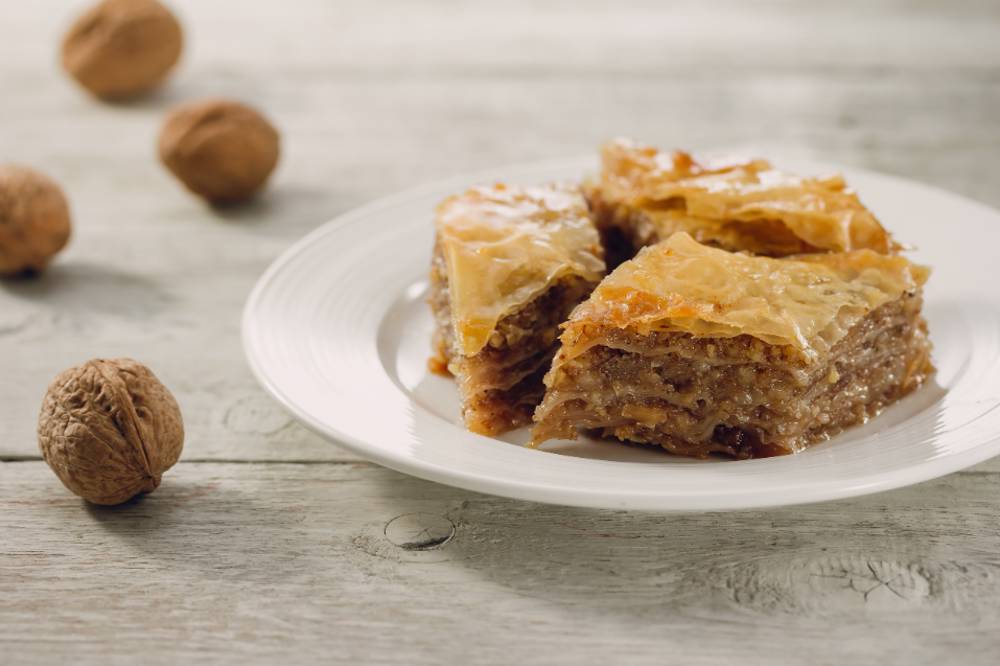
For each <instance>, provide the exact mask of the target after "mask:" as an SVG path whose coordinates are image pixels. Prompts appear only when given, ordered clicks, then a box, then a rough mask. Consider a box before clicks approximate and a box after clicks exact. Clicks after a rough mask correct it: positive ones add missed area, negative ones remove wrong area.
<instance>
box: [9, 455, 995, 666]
mask: <svg viewBox="0 0 1000 666" xmlns="http://www.w3.org/2000/svg"><path fill="white" fill-rule="evenodd" d="M0 475H2V476H0V478H2V480H3V481H2V487H3V488H4V493H3V496H2V498H0V533H3V534H6V535H8V537H7V538H6V539H4V541H3V542H2V543H0V644H2V645H4V650H5V653H6V654H7V655H8V656H9V657H14V658H15V659H14V661H15V662H16V663H30V662H32V661H37V662H39V663H45V662H47V661H49V660H54V659H56V658H58V657H59V656H60V655H64V654H66V650H67V649H70V646H72V647H71V649H72V651H73V653H74V655H75V657H76V658H78V659H80V660H83V661H84V662H89V661H91V660H98V659H99V658H106V657H112V658H113V659H111V661H120V662H122V663H124V662H130V661H134V660H136V659H141V660H142V661H143V662H144V663H149V662H151V663H160V662H163V663H166V662H170V661H173V662H176V661H178V660H184V659H188V658H192V659H193V658H196V657H197V658H198V659H199V660H201V659H207V660H210V661H213V662H218V663H241V662H246V661H251V662H253V661H256V660H267V659H276V658H278V657H281V658H282V660H283V662H284V660H287V662H288V663H311V662H313V661H317V660H318V661H333V662H336V663H406V664H440V663H466V664H490V663H497V662H503V663H553V664H563V663H565V664H575V663H581V662H586V663H662V662H663V661H665V660H669V659H670V658H671V657H675V656H681V657H683V658H682V659H680V660H679V662H680V663H686V664H709V663H741V664H773V663H777V662H778V661H781V662H782V663H786V662H793V661H797V660H806V659H807V660H808V661H809V662H810V663H813V664H831V665H833V664H837V665H839V664H843V663H907V664H939V663H957V662H956V661H955V658H956V655H961V656H962V658H961V660H960V661H961V663H963V664H992V663H996V659H998V658H1000V641H998V639H997V636H996V632H995V630H996V627H997V623H998V622H1000V606H998V605H997V603H996V599H997V598H998V596H1000V556H998V553H1000V532H998V531H997V529H996V499H997V492H998V491H1000V474H997V473H995V472H989V471H982V470H972V471H970V472H966V473H960V474H956V475H952V476H950V477H947V478H945V479H941V480H937V481H933V482H929V483H925V484H923V485H920V486H916V487H912V488H908V489H904V490H900V491H897V492H892V493H886V494H882V495H877V496H872V497H868V498H864V499H860V500H855V501H848V502H839V503H835V504H826V505H816V506H806V507H795V508H788V509H782V510H776V511H766V512H759V511H753V512H746V513H730V514H713V513H709V514H692V515H675V516H670V515H667V516H663V515H650V514H642V513H634V512H632V513H629V512H611V511H589V510H578V509H569V508H560V507H550V506H544V505H537V504H531V503H525V502H516V501H511V500H504V499H498V498H493V497H488V496H484V495H477V494H473V493H468V492H464V491H459V490H454V489H450V488H446V487H444V486H439V485H436V484H431V483H427V482H424V481H420V480H416V479H412V478H408V477H404V476H401V475H399V474H396V473H394V472H390V471H388V470H383V469H380V468H376V467H372V466H369V465H366V464H311V465H287V464H240V465H237V464H191V463H182V464H181V465H180V466H179V467H178V468H176V469H175V470H173V471H172V472H171V473H170V474H168V475H167V477H166V478H165V480H164V483H163V485H162V486H161V488H160V489H159V490H157V491H156V492H155V493H153V494H152V495H148V496H146V497H145V498H143V499H141V500H139V501H136V502H133V503H131V504H128V505H125V506H122V507H118V508H111V509H107V508H99V507H91V506H87V505H85V504H84V503H83V502H82V501H80V500H78V499H76V498H73V497H69V496H67V495H66V494H65V493H64V492H62V489H61V488H60V487H59V486H58V482H57V481H56V480H55V479H54V478H53V477H52V476H51V474H50V473H49V471H48V470H47V469H45V467H44V465H43V464H41V463H36V462H24V463H7V464H5V465H4V466H3V467H0ZM28 534H30V536H31V538H30V539H28V538H25V537H26V535H28ZM10 536H13V537H14V538H13V539H11V538H10ZM22 657H23V658H24V659H23V660H22V659H21V658H22Z"/></svg>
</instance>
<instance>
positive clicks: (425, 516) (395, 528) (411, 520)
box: [384, 512, 455, 550]
mask: <svg viewBox="0 0 1000 666" xmlns="http://www.w3.org/2000/svg"><path fill="white" fill-rule="evenodd" d="M384 534H385V538H386V539H388V540H389V542H390V543H392V544H393V545H394V546H397V547H399V548H402V549H403V550H435V549H437V548H441V547H442V546H444V545H445V544H447V543H448V542H449V541H451V539H452V537H454V536H455V523H453V522H451V520H450V519H449V518H447V517H445V516H440V515H437V514H434V513H424V512H417V513H404V514H403V515H401V516H396V517H395V518H393V519H392V520H390V521H389V522H388V523H386V524H385V530H384Z"/></svg>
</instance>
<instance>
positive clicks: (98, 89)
mask: <svg viewBox="0 0 1000 666" xmlns="http://www.w3.org/2000/svg"><path fill="white" fill-rule="evenodd" d="M182 47H183V36H182V32H181V26H180V23H178V22H177V19H176V18H174V15H173V14H171V13H170V10H169V9H167V8H166V7H164V6H163V5H162V4H160V3H159V2H157V1H156V0H104V1H103V2H100V3H98V4H97V5H95V6H93V7H92V8H91V9H90V10H89V11H87V12H86V13H85V14H83V15H82V16H81V17H80V18H78V19H77V20H76V22H75V23H74V24H73V25H72V26H70V29H69V31H68V32H67V33H66V36H65V38H64V39H63V44H62V63H63V67H64V68H65V69H66V71H67V72H69V73H70V74H71V75H72V76H73V78H75V79H76V80H77V81H79V82H80V85H82V86H83V87H84V88H86V89H87V90H89V91H90V92H92V93H93V94H95V95H97V96H98V97H104V98H109V99H117V98H126V97H133V96H136V95H138V94H140V93H143V92H146V91H148V90H151V89H153V88H155V87H157V86H158V85H160V83H162V82H163V80H164V79H165V78H166V77H167V74H168V73H169V72H170V70H171V69H172V68H173V66H174V65H175V64H177V60H178V59H179V58H180V55H181V49H182Z"/></svg>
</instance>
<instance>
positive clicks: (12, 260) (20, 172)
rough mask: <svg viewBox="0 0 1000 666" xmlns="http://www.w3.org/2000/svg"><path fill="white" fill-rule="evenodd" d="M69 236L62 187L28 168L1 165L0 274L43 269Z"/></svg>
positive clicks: (66, 210)
mask: <svg viewBox="0 0 1000 666" xmlns="http://www.w3.org/2000/svg"><path fill="white" fill-rule="evenodd" d="M69 235H70V221H69V204H67V203H66V197H65V196H63V193H62V190H61V189H60V188H59V186H58V185H57V184H56V183H55V182H54V181H53V180H51V179H50V178H48V177H47V176H45V175H43V174H40V173H38V172H37V171H34V170H32V169H29V168H27V167H23V166H16V165H13V164H7V165H0V275H17V274H20V273H26V272H37V271H41V270H43V269H44V268H45V267H46V266H47V265H48V263H49V261H50V260H51V259H52V257H53V256H54V255H55V254H56V253H57V252H59V250H61V249H63V247H65V246H66V242H67V241H68V240H69Z"/></svg>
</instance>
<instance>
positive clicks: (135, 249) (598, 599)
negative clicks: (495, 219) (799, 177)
mask: <svg viewBox="0 0 1000 666" xmlns="http://www.w3.org/2000/svg"><path fill="white" fill-rule="evenodd" d="M173 4H174V6H175V8H176V9H177V12H178V14H179V15H180V16H181V18H182V20H183V22H184V24H185V26H186V28H187V35H188V39H189V41H188V49H187V52H186V57H185V61H184V63H183V66H182V68H181V69H180V71H179V72H178V75H177V76H176V78H175V79H174V80H173V82H172V83H171V85H170V86H169V87H168V88H166V89H165V90H164V91H163V92H162V93H160V94H158V95H156V96H154V97H152V98H151V99H147V100H144V101H142V102H139V103H136V104H132V105H119V106H108V105H102V104H99V103H96V102H94V101H92V100H90V99H88V98H87V97H86V96H85V95H83V94H81V93H80V91H79V90H77V89H76V88H75V87H74V86H73V85H72V83H70V82H69V81H67V80H66V79H65V77H63V76H62V75H61V73H60V72H59V70H58V67H57V64H56V63H57V57H56V52H57V43H58V39H59V36H60V34H61V32H62V30H63V29H64V27H65V26H66V24H67V21H68V20H69V18H70V17H71V16H72V15H73V14H74V13H75V11H76V10H77V9H78V8H79V7H80V5H81V3H80V2H75V1H74V2H65V0H63V1H60V0H44V1H43V0H33V1H32V2H20V3H16V2H13V1H9V2H5V3H4V5H3V11H2V12H0V161H16V162H24V163H28V164H32V165H34V166H36V167H38V168H40V169H42V170H44V171H47V172H49V173H50V174H51V175H53V176H54V177H55V178H57V179H58V180H59V181H60V182H61V183H62V184H63V185H64V187H65V189H66V191H67V193H68V195H69V197H70V198H71V202H72V207H73V213H74V220H75V236H74V239H73V242H72V246H71V247H70V248H69V250H68V251H67V252H65V254H64V255H62V256H61V257H60V259H59V261H58V263H57V264H56V265H55V266H54V267H53V268H52V270H51V271H50V272H49V273H48V274H46V275H45V276H44V277H42V278H41V279H38V280H35V281H27V282H25V281H17V282H2V283H0V662H2V663H4V664H8V663H9V664H22V663H41V664H58V663H65V662H66V661H67V660H71V659H72V660H74V661H75V662H80V663H100V664H105V663H136V662H140V663H144V664H149V663H185V661H184V660H188V659H192V660H193V659H198V660H199V662H202V661H210V662H219V663H239V664H247V663H257V662H277V661H279V660H280V661H281V662H283V663H313V662H314V661H316V660H322V661H326V662H334V663H393V664H395V663H400V664H442V663H459V664H486V663H496V662H507V663H558V664H579V663H602V664H614V663H626V662H627V663H663V662H677V663H685V664H716V663H738V664H765V663H767V664H774V663H798V662H802V663H810V664H844V663H859V664H860V663H879V664H886V663H901V664H924V663H926V664H942V663H962V664H995V663H998V661H1000V521H998V515H1000V460H994V461H991V462H988V463H985V464H982V465H980V466H978V467H976V468H974V469H971V470H968V471H965V472H961V473H958V474H954V475H951V476H949V477H947V478H943V479H940V480H937V481H932V482H929V483H925V484H922V485H919V486H916V487H912V488H908V489H904V490H899V491H896V492H891V493H885V494H881V495H876V496H873V497H868V498H864V499H859V500H856V501H847V502H840V503H834V504H826V505H817V506H805V507H793V508H788V509H782V510H776V511H754V512H747V513H737V514H702V515H667V516H660V515H646V514H638V513H624V512H622V513H619V512H600V511H584V510H577V509H564V508H558V507H550V506H542V505H534V504H529V503H524V502H515V501H509V500H504V499H498V498H493V497H488V496H484V495H476V494H473V493H469V492H465V491H460V490H454V489H451V488H447V487H444V486H438V485H435V484H432V483H427V482H424V481H420V480H416V479H411V478H407V477H404V476H402V475H399V474H396V473H394V472H390V471H387V470H385V469H382V468H379V467H377V466H375V465H372V464H369V463H366V462H363V461H361V460H359V459H357V458H356V457H355V456H354V455H352V454H350V453H348V452H346V451H344V450H342V449H339V448H337V447H336V446H334V445H331V444H328V443H326V442H323V441H321V440H320V439H319V438H317V437H316V436H314V435H312V434H310V433H308V432H306V431H305V430H304V429H303V428H301V427H299V426H298V425H296V424H295V423H293V422H292V421H291V420H290V419H289V418H288V417H287V416H286V415H285V414H284V413H283V412H282V410H281V409H280V408H278V407H277V406H276V405H275V404H274V403H273V402H272V401H270V400H269V399H268V398H267V397H266V396H265V394H264V393H263V391H262V390H261V389H260V388H258V386H257V385H256V384H255V382H254V381H253V379H252V377H251V376H250V373H249V371H248V369H247V367H246V365H245V363H244V360H243V357H242V352H241V350H240V344H239V314H240V309H241V307H242V304H243V300H244V298H245V296H246V294H247V292H248V290H249V288H250V286H251V285H252V284H253V282H254V280H255V279H256V277H257V276H258V275H259V273H260V272H261V271H262V270H263V269H264V267H265V266H266V265H267V264H268V263H269V262H270V261H271V260H272V259H273V258H274V257H275V256H276V255H277V254H278V253H279V252H280V251H281V250H282V249H284V248H285V247H286V246H287V245H289V244H290V243H291V242H292V241H293V240H295V239H296V238H298V237H300V236H301V235H303V234H304V233H306V232H307V231H309V230H310V229H312V228H314V227H315V226H317V225H318V224H320V223H322V222H324V221H326V220H328V219H330V218H331V217H332V216H334V215H336V214H337V213H340V212H342V211H344V210H347V209H349V208H351V207H353V206H355V205H358V204H361V203H363V202H365V201H366V200H368V199H371V198H373V197H377V196H379V195H383V194H388V193H391V192H393V191H394V190H397V189H401V188H405V187H409V186H411V185H416V184H419V183H421V182H425V181H428V180H431V179H435V178H438V177H444V176H448V175H453V174H456V173H460V172H465V171H469V170H473V169H481V168H486V167H489V166H492V165H495V164H499V163H509V162H518V161H530V160H534V159H542V158H550V157H561V156H566V155H576V154H581V153H585V152H588V151H592V150H594V148H595V146H596V145H597V144H598V143H599V142H600V141H601V140H603V139H605V138H607V137H610V136H613V135H618V134H622V135H631V136H634V137H638V138H641V139H644V140H647V141H650V142H654V143H659V144H662V145H666V146H672V145H682V146H691V147H712V146H749V147H752V148H754V149H756V150H759V151H761V152H763V153H765V154H770V153H776V152H780V153H782V154H795V155H797V156H804V157H816V158H821V159H824V160H827V161H835V162H842V163H846V164H854V165H860V166H865V167H870V168H875V169H880V170H884V171H888V172H892V173H896V174H900V175H903V176H907V177H912V178H916V179H918V180H922V181H927V182H931V183H935V184H938V185H940V186H942V187H945V188H948V189H952V190H956V191H958V192H961V193H963V194H966V195H969V196H972V197H975V198H978V199H980V200H982V201H985V202H987V203H991V204H994V205H1000V188H998V185H1000V176H998V175H997V174H998V173H1000V5H998V4H997V3H996V2H995V1H993V0H982V1H980V2H976V1H969V2H953V3H938V2H930V1H925V2H920V1H913V2H905V1H903V0H889V1H885V2H877V3H873V2H869V1H867V0H849V1H845V2H838V3H828V2H820V1H818V0H816V1H811V2H794V1H788V2H781V1H773V2H759V3H756V2H755V3H750V2H743V1H741V0H728V1H725V2H697V1H695V0H690V1H687V2H672V3H661V2H653V1H651V0H650V1H648V2H641V3H628V4H625V3H614V2H610V1H607V2H599V1H596V0H587V1H577V2H569V1H566V2H546V3H536V2H529V1H528V0H518V1H516V2H484V3H458V2H449V1H447V0H421V1H414V0H395V1H394V2H378V3H372V2H363V1H361V0H358V1H357V2H350V3H347V2H332V1H330V0H295V1H294V2H267V1H265V0H254V1H250V0H244V1H243V2H239V3H235V2H231V1H226V0H200V1H199V0H186V1H181V0H174V3H173ZM946 5H947V7H946ZM205 95H226V96H232V97H237V98H243V99H246V100H248V101H250V102H252V103H253V104H255V105H257V106H259V107H261V108H262V109H264V110H265V111H266V112H267V113H268V114H269V115H271V116H272V117H273V118H274V120H275V121H276V123H277V124H278V125H279V126H280V128H281V130H282V132H283V136H284V148H285V153H284V156H283V161H282V164H281V165H280V167H279V171H278V173H277V174H276V179H275V181H274V183H273V188H272V189H271V191H270V192H269V194H268V195H267V196H266V197H264V198H263V199H261V200H259V201H258V202H256V203H254V204H253V205H250V206H247V207H243V208H238V209H232V210H227V211H224V212H219V211H214V210H211V209H210V208H207V207H205V206H203V205H201V204H200V203H199V202H198V201H196V200H194V199H192V198H191V197H189V196H188V195H187V194H186V193H185V192H184V191H182V190H181V188H180V187H179V186H178V185H177V184H176V183H175V182H174V181H173V180H172V178H171V177H170V176H169V175H168V174H167V173H166V172H165V171H164V170H163V169H162V168H161V167H160V166H159V164H158V163H157V161H156V159H155V150H154V143H155V137H156V133H157V131H158V128H159V122H160V119H161V118H162V116H163V114H164V110H165V109H166V108H168V107H169V106H170V105H171V104H172V103H174V102H177V101H180V100H185V99H190V98H194V97H198V96H205ZM941 223H942V224H947V223H948V220H942V221H941ZM123 355H127V356H133V357H135V358H137V359H141V360H142V361H144V362H146V363H147V364H148V365H150V366H151V367H152V368H153V369H154V370H155V371H156V372H157V373H158V374H159V375H160V377H161V378H162V379H163V380H164V382H165V383H166V384H167V385H168V386H169V387H170V388H171V389H172V390H173V391H174V393H175V394H176V396H177V398H178V400H179V402H180V403H181V407H182V409H183V411H184V415H185V420H186V423H187V431H188V434H187V441H186V445H185V451H184V456H183V459H182V461H181V463H180V464H179V465H177V467H175V468H174V469H173V470H172V471H171V472H170V473H169V474H168V475H167V476H166V477H165V480H164V483H163V486H162V487H161V488H160V490H158V491H157V492H156V493H154V494H152V495H150V496H148V497H146V498H145V499H142V500H141V501H138V502H134V503H131V504H128V505H125V506H122V507H118V508H112V509H101V508H94V507H90V506H87V505H86V504H85V503H84V502H82V501H81V500H79V499H77V498H75V497H73V496H72V495H70V494H69V493H68V492H67V491H65V490H64V489H63V487H62V486H61V485H60V484H59V482H58V481H57V480H56V478H55V476H54V475H53V474H52V473H51V472H50V471H49V470H48V469H47V468H46V466H45V464H44V463H42V462H41V461H40V458H39V455H38V450H37V447H36V443H35V436H34V427H35V418H36V413H37V409H38V406H39V403H40V399H41V396H42V394H43V392H44V390H45V386H46V385H47V383H48V381H49V380H50V379H51V377H52V376H53V375H55V373H56V372H57V371H59V370H61V369H63V368H64V367H67V366H69V365H72V364H76V363H78V362H81V361H83V360H85V359H87V358H90V357H96V356H123Z"/></svg>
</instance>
